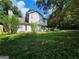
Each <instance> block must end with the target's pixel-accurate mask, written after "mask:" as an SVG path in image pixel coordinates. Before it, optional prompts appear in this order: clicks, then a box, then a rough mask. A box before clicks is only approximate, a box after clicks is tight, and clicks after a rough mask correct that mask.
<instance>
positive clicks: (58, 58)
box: [0, 31, 79, 59]
mask: <svg viewBox="0 0 79 59" xmlns="http://www.w3.org/2000/svg"><path fill="white" fill-rule="evenodd" d="M1 55H2V56H4V55H8V56H10V59H79V31H63V32H62V31H59V32H48V33H20V34H12V35H0V56H1Z"/></svg>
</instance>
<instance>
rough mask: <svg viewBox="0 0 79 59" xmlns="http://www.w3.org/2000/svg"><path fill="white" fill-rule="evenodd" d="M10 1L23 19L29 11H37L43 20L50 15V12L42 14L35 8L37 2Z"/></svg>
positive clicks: (27, 0)
mask: <svg viewBox="0 0 79 59" xmlns="http://www.w3.org/2000/svg"><path fill="white" fill-rule="evenodd" d="M11 1H12V3H13V5H15V6H17V7H18V9H19V10H20V11H21V13H22V16H23V18H24V17H25V14H26V12H28V11H29V10H30V9H34V10H37V11H38V12H39V13H41V14H42V15H43V16H44V18H47V17H48V16H49V15H50V14H51V10H49V11H48V13H47V14H44V11H43V10H42V9H39V8H38V7H37V5H36V1H37V0H11Z"/></svg>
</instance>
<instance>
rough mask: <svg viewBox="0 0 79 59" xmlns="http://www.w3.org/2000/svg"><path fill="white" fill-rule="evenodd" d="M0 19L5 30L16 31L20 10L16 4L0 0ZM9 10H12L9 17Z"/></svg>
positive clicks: (7, 0) (8, 0)
mask: <svg viewBox="0 0 79 59" xmlns="http://www.w3.org/2000/svg"><path fill="white" fill-rule="evenodd" d="M0 6H1V7H2V8H1V9H0V21H1V22H2V23H3V26H4V29H5V32H8V33H15V32H16V31H17V28H18V25H19V18H18V17H20V16H21V13H20V11H19V10H18V8H17V7H16V6H13V5H12V2H11V1H10V0H2V1H0ZM9 10H11V11H12V12H13V14H14V15H13V16H12V17H10V15H8V11H9Z"/></svg>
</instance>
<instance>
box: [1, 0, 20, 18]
mask: <svg viewBox="0 0 79 59" xmlns="http://www.w3.org/2000/svg"><path fill="white" fill-rule="evenodd" d="M0 6H1V7H2V10H3V11H4V13H5V14H6V15H8V10H12V11H13V13H14V14H16V15H18V16H20V17H21V12H20V11H19V10H18V8H17V7H16V6H14V5H12V2H11V1H10V0H1V1H0Z"/></svg>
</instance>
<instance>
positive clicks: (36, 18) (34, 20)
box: [29, 12, 40, 24]
mask: <svg viewBox="0 0 79 59" xmlns="http://www.w3.org/2000/svg"><path fill="white" fill-rule="evenodd" d="M39 20H40V16H39V14H38V13H37V12H34V13H31V14H30V15H29V23H38V24H39Z"/></svg>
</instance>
